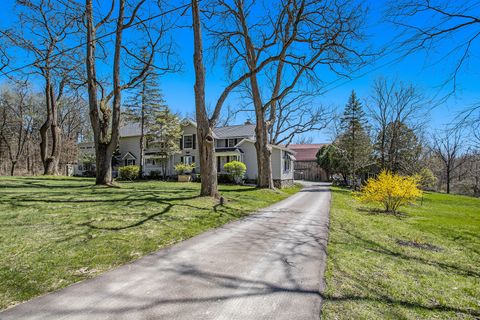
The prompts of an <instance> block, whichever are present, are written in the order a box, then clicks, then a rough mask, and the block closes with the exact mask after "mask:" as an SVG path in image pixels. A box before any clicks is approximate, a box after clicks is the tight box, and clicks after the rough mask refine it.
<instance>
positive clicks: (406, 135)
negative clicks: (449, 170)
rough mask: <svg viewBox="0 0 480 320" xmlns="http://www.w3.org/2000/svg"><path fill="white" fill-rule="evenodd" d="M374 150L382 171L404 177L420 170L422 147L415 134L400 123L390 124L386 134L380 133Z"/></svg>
mask: <svg viewBox="0 0 480 320" xmlns="http://www.w3.org/2000/svg"><path fill="white" fill-rule="evenodd" d="M382 139H383V143H381V142H382V141H381V140H382ZM382 146H383V147H382ZM374 148H375V152H376V154H377V158H378V159H377V161H378V162H379V166H380V168H381V169H385V170H388V171H391V172H393V173H399V174H404V175H412V174H415V173H417V172H418V171H419V170H420V168H419V165H420V156H421V152H422V146H421V144H420V142H419V141H418V138H417V136H416V135H415V132H414V131H413V130H412V129H410V128H409V127H408V126H407V125H406V124H404V123H402V122H400V121H394V122H390V123H389V124H388V125H387V126H386V128H385V132H379V134H378V136H377V141H376V143H375V146H374Z"/></svg>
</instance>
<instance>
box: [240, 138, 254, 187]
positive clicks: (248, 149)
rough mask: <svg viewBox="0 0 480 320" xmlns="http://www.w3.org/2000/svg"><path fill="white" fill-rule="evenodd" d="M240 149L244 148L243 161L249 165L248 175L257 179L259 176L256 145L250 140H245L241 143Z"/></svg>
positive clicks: (251, 178) (248, 177)
mask: <svg viewBox="0 0 480 320" xmlns="http://www.w3.org/2000/svg"><path fill="white" fill-rule="evenodd" d="M240 149H242V150H243V152H244V153H243V162H244V163H245V165H246V166H247V172H246V174H245V175H246V177H247V179H250V180H255V179H257V177H258V170H257V150H256V149H255V145H254V144H253V143H252V142H250V141H244V142H243V143H242V144H241V145H240Z"/></svg>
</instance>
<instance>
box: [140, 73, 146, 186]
mask: <svg viewBox="0 0 480 320" xmlns="http://www.w3.org/2000/svg"><path fill="white" fill-rule="evenodd" d="M145 87H146V80H144V81H142V109H141V115H140V121H141V124H140V159H139V161H140V168H139V169H140V170H139V178H140V179H143V161H144V160H143V149H144V148H145V94H146V93H145V90H146V88H145Z"/></svg>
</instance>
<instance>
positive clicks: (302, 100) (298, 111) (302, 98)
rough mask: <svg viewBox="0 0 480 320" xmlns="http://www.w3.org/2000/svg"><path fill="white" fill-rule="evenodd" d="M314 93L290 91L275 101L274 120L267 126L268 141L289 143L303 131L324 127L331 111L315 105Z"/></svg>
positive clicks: (313, 130)
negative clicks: (275, 113)
mask: <svg viewBox="0 0 480 320" xmlns="http://www.w3.org/2000/svg"><path fill="white" fill-rule="evenodd" d="M314 97H315V95H314V94H312V93H308V92H303V91H297V90H294V91H291V92H290V93H289V94H287V95H285V96H284V97H283V98H281V99H279V100H278V101H277V107H276V112H277V115H276V116H275V117H274V119H275V120H274V122H273V123H272V124H271V126H270V127H269V135H270V138H269V143H270V144H284V145H287V146H288V145H289V144H290V143H291V142H292V141H293V140H294V139H295V138H298V137H300V136H301V135H302V134H304V133H314V132H318V131H321V130H323V129H325V128H326V127H327V125H328V122H329V119H330V118H331V117H332V113H331V112H330V111H329V110H328V109H327V108H325V107H324V106H321V105H320V106H319V105H316V102H315V101H314Z"/></svg>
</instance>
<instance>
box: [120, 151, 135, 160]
mask: <svg viewBox="0 0 480 320" xmlns="http://www.w3.org/2000/svg"><path fill="white" fill-rule="evenodd" d="M127 156H130V158H131V159H129V160H137V157H135V156H134V155H133V153H131V152H130V151H128V152H127V153H125V154H124V155H123V157H122V159H121V160H125V158H126V157H127Z"/></svg>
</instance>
